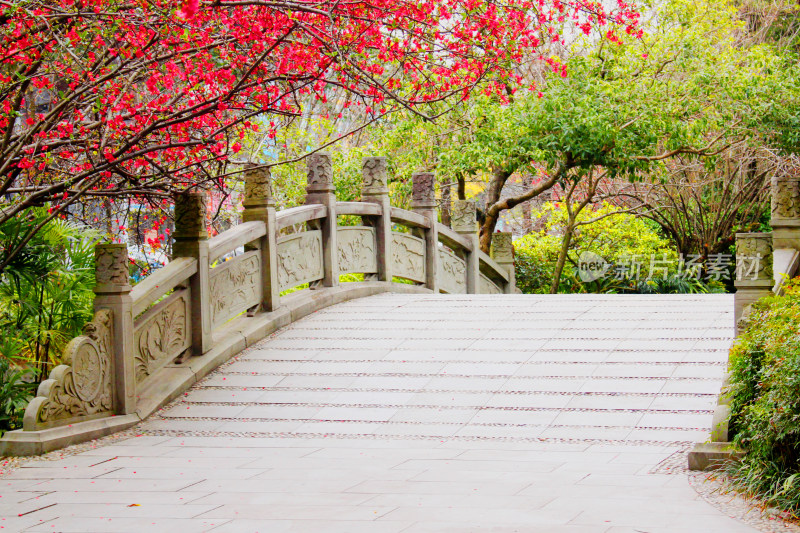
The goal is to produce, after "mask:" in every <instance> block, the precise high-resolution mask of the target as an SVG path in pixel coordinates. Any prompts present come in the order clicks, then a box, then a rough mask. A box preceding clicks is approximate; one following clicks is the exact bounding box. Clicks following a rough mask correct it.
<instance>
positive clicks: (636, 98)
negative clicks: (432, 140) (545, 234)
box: [425, 0, 797, 250]
mask: <svg viewBox="0 0 800 533" xmlns="http://www.w3.org/2000/svg"><path fill="white" fill-rule="evenodd" d="M654 11H655V12H654V13H653V15H652V16H651V17H650V19H649V20H648V21H647V22H646V23H643V24H642V31H643V35H642V36H641V38H640V39H625V40H624V41H623V40H620V39H619V38H617V37H616V36H614V34H613V32H612V34H611V35H612V36H611V37H609V38H606V39H597V38H591V37H589V38H586V39H585V40H580V41H578V42H576V43H575V44H574V45H573V46H572V47H571V48H570V49H569V59H568V61H566V62H564V63H563V68H564V70H561V68H556V70H557V71H558V73H559V74H563V76H561V75H558V76H552V75H551V76H549V77H547V79H546V82H545V83H544V84H543V85H542V86H541V88H542V90H541V92H539V91H534V92H528V93H524V94H523V93H517V94H516V95H514V99H513V101H511V102H510V103H504V102H503V101H502V100H501V99H499V98H498V97H496V96H488V97H485V98H481V99H480V100H477V99H476V100H473V101H471V102H470V103H469V106H468V108H467V109H465V111H464V113H463V114H460V115H458V117H457V120H456V121H454V122H451V123H449V124H446V125H442V126H441V129H440V132H441V135H440V136H439V137H438V139H440V140H443V139H450V142H449V143H448V144H447V145H446V146H444V147H442V148H439V149H437V150H436V152H437V155H438V158H439V160H440V161H441V165H440V167H439V168H440V172H442V173H443V174H446V175H448V176H462V175H473V176H474V175H483V176H486V177H487V184H486V189H485V206H484V215H485V218H484V221H483V224H482V226H481V247H482V249H483V250H488V249H489V245H490V242H491V235H492V233H493V232H494V229H495V226H496V224H497V221H498V220H499V217H500V215H501V213H502V212H503V211H505V210H507V209H511V208H513V207H514V206H516V205H519V204H520V203H522V202H525V201H527V200H529V199H531V198H533V197H535V196H537V195H539V194H541V193H542V192H544V191H546V190H548V189H550V188H551V187H553V186H554V185H556V184H557V183H560V184H561V185H562V186H563V187H568V186H569V183H571V182H573V181H576V180H581V179H582V178H583V177H584V176H586V175H587V173H588V172H589V171H590V169H593V168H595V167H600V168H602V169H603V170H604V171H605V172H607V173H608V176H609V177H610V178H613V179H616V178H625V179H631V180H638V179H642V178H643V177H645V176H647V175H649V174H651V173H653V172H662V169H663V166H664V162H665V161H667V160H668V159H670V158H672V157H675V156H678V155H683V156H684V157H685V158H689V157H694V158H700V157H709V156H715V155H717V154H720V153H721V152H723V151H724V150H726V149H728V148H729V147H731V146H735V145H738V144H740V143H743V142H745V141H750V140H752V139H755V138H759V136H762V135H763V133H764V131H766V129H767V128H766V127H765V123H764V122H763V121H762V117H765V116H766V114H767V111H768V110H769V108H770V106H771V105H772V104H771V102H773V101H774V100H776V99H778V100H785V101H787V102H791V101H793V99H795V98H796V96H794V95H795V94H797V93H796V92H793V91H794V87H795V84H796V83H797V81H796V80H795V79H794V78H791V76H792V75H793V74H792V72H793V71H792V70H791V69H790V68H788V63H789V61H788V60H786V59H784V58H783V57H781V56H780V55H778V54H776V53H775V52H774V50H773V48H772V47H771V46H769V45H761V44H756V45H746V44H747V43H746V42H745V41H746V39H745V33H744V23H743V22H742V21H741V20H740V19H739V18H738V12H737V8H736V7H735V6H734V5H733V4H732V3H730V2H728V1H726V0H707V1H701V2H693V1H687V0H672V1H670V2H666V3H664V4H662V5H660V6H658V7H657V8H654ZM560 61H561V60H559V59H557V58H553V61H552V64H553V65H554V66H556V65H558V64H561V63H560ZM566 65H569V68H568V70H567V68H566ZM567 72H568V75H567ZM787 72H788V73H789V78H790V79H787ZM787 105H788V104H787ZM425 127H427V126H425ZM785 131H786V132H787V135H796V133H793V132H791V130H790V128H788V127H787V128H785ZM709 164H711V163H709ZM524 174H529V175H530V176H531V177H532V179H531V181H530V182H531V186H530V187H529V188H528V189H527V190H524V191H522V192H521V193H518V194H504V188H505V186H506V184H507V183H509V180H510V179H511V178H512V177H515V176H520V175H524Z"/></svg>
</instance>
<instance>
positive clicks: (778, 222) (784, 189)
mask: <svg viewBox="0 0 800 533" xmlns="http://www.w3.org/2000/svg"><path fill="white" fill-rule="evenodd" d="M771 189H772V190H771V193H772V202H771V204H772V205H771V207H772V210H771V215H772V216H771V219H772V220H771V222H770V225H771V226H772V248H773V249H774V250H778V249H781V248H790V249H794V250H800V177H798V176H773V178H772V188H771Z"/></svg>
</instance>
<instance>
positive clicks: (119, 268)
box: [94, 243, 136, 415]
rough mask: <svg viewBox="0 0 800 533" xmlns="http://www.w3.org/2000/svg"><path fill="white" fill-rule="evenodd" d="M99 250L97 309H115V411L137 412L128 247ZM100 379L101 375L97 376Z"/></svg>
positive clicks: (102, 246) (100, 246)
mask: <svg viewBox="0 0 800 533" xmlns="http://www.w3.org/2000/svg"><path fill="white" fill-rule="evenodd" d="M94 253H95V287H94V293H95V298H94V309H95V311H99V310H101V309H108V310H110V311H111V320H112V327H111V331H112V332H113V333H112V335H111V339H112V341H111V344H112V349H111V356H112V361H111V368H112V372H113V375H114V399H113V408H114V412H115V413H116V414H118V415H127V414H129V413H132V412H134V411H136V374H135V371H134V348H133V299H132V298H131V285H130V281H129V279H128V247H127V245H125V244H111V243H104V244H98V245H96V246H95V248H94ZM97 379H100V376H97Z"/></svg>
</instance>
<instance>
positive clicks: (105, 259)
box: [95, 244, 128, 285]
mask: <svg viewBox="0 0 800 533" xmlns="http://www.w3.org/2000/svg"><path fill="white" fill-rule="evenodd" d="M95 279H96V280H97V283H101V284H102V283H109V284H115V285H127V284H128V249H127V248H126V247H125V246H114V245H110V246H109V245H102V244H100V245H97V246H96V247H95Z"/></svg>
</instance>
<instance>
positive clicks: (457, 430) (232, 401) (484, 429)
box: [0, 295, 753, 533]
mask: <svg viewBox="0 0 800 533" xmlns="http://www.w3.org/2000/svg"><path fill="white" fill-rule="evenodd" d="M732 304H733V301H732V297H731V296H728V295H707V296H706V295H704V296H692V295H687V296H581V295H574V296H552V297H550V296H548V297H545V296H541V297H537V296H470V297H456V296H451V297H445V296H442V297H434V296H419V295H403V296H400V295H383V296H376V297H372V298H366V299H363V300H359V301H354V302H350V303H346V304H342V305H339V306H335V307H332V308H329V309H327V310H324V311H321V312H318V313H316V314H314V315H312V316H310V317H307V318H306V319H304V320H301V321H300V322H297V323H295V324H293V325H292V326H290V327H288V328H286V329H284V330H281V331H280V332H278V333H277V334H276V335H274V336H272V337H271V338H269V339H267V340H265V341H264V342H262V343H261V344H260V345H258V346H256V347H254V348H252V349H249V350H247V351H246V352H243V353H242V354H241V355H240V356H239V357H237V358H236V359H235V360H233V361H231V362H230V363H229V364H226V365H224V366H223V367H222V368H220V369H219V370H218V371H217V372H216V373H214V374H213V375H211V376H210V377H209V378H208V379H206V380H205V381H204V382H203V383H201V384H199V385H198V386H197V387H195V388H194V389H193V390H192V391H191V392H190V393H188V394H187V395H186V396H185V397H183V398H182V399H181V400H180V401H178V402H176V403H174V404H173V405H172V406H170V407H169V408H167V409H164V410H162V411H161V413H160V414H159V416H156V417H153V418H151V419H150V420H149V421H147V422H145V423H144V424H143V425H141V426H140V427H139V428H138V429H137V432H136V435H138V436H136V437H133V438H129V439H127V440H123V441H120V442H115V443H114V444H111V445H108V446H104V447H98V448H96V449H90V450H88V451H85V452H83V453H80V454H78V455H74V456H72V457H68V458H65V459H62V460H59V461H55V462H53V461H34V462H30V463H27V464H26V465H25V467H24V468H21V469H19V470H17V471H16V472H14V473H13V474H12V475H11V476H10V477H7V478H3V479H0V515H2V516H4V517H5V520H2V521H0V526H4V527H5V528H6V530H11V531H19V530H23V529H24V528H26V527H30V529H29V531H75V532H81V533H86V532H94V531H108V532H123V531H136V532H138V533H144V532H148V533H150V532H155V531H169V532H175V531H180V532H181V533H187V532H191V531H207V530H213V531H214V532H223V531H225V532H227V531H236V532H265V533H266V532H269V533H275V532H282V531H309V532H321V533H335V532H347V533H357V532H376V533H392V532H401V531H402V532H432V531H445V532H460V531H465V532H466V531H470V532H471V531H476V532H483V531H496V532H499V531H503V532H505V531H519V532H546V533H560V532H565V533H566V532H570V533H583V532H587V533H589V532H590V533H598V532H608V533H612V532H613V533H623V532H648V533H658V532H674V533H680V532H704V533H714V532H723V531H724V532H725V533H736V532H745V531H753V530H752V529H750V528H749V527H748V526H745V525H743V524H740V523H738V522H736V521H734V520H733V519H730V518H728V517H726V516H724V515H722V514H721V513H720V512H719V511H717V510H716V509H715V508H713V507H711V506H709V505H708V504H706V503H705V502H704V501H703V500H701V499H700V498H699V497H698V496H697V494H696V493H695V491H694V490H693V489H692V488H691V487H690V486H689V484H688V482H687V476H686V475H685V472H684V471H683V468H684V465H685V461H686V459H685V452H686V450H687V449H688V448H689V447H690V446H691V444H692V443H694V442H695V441H702V440H705V439H706V438H707V437H708V435H709V428H710V424H711V416H712V409H713V406H714V404H715V399H716V394H717V393H718V391H719V388H720V381H721V378H722V374H723V371H724V362H725V360H726V358H727V347H728V345H729V343H730V339H731V337H732V334H733V332H732V328H731V326H732ZM20 513H28V514H24V515H23V516H19V517H18V516H17V515H18V514H20Z"/></svg>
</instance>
